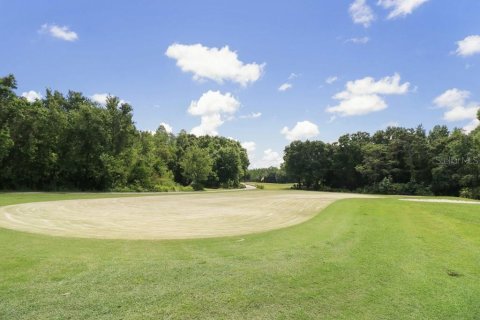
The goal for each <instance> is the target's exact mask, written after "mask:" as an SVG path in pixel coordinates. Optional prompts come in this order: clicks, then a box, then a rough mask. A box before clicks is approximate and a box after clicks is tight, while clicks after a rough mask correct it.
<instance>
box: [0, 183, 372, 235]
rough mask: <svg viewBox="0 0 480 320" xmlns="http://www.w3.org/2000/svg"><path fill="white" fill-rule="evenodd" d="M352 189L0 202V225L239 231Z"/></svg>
mask: <svg viewBox="0 0 480 320" xmlns="http://www.w3.org/2000/svg"><path fill="white" fill-rule="evenodd" d="M359 197H362V198H363V197H367V196H362V195H356V194H344V193H322V192H305V191H260V192H255V191H254V192H228V193H203V194H202V193H200V194H165V195H159V196H148V197H133V198H110V199H88V200H65V201H51V202H36V203H26V204H19V205H12V206H5V207H0V227H3V228H8V229H15V230H21V231H27V232H33V233H41V234H48V235H56V236H68V237H83V238H103V239H185V238H206V237H218V236H230V235H242V234H248V233H255V232H261V231H267V230H272V229H278V228H282V227H286V226H290V225H294V224H298V223H301V222H303V221H306V220H308V219H310V218H311V217H312V216H314V215H315V214H317V213H318V212H319V211H320V210H321V209H323V208H325V207H326V206H327V205H329V204H330V203H332V202H334V201H336V200H338V199H344V198H359Z"/></svg>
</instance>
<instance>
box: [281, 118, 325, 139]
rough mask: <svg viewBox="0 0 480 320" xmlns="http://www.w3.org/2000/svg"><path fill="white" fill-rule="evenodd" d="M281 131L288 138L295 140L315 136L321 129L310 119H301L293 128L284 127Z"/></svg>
mask: <svg viewBox="0 0 480 320" xmlns="http://www.w3.org/2000/svg"><path fill="white" fill-rule="evenodd" d="M280 133H281V134H283V135H284V136H285V138H286V139H287V140H289V141H294V140H303V139H308V138H313V137H315V136H317V135H318V134H319V131H318V127H317V125H316V124H314V123H311V122H310V121H301V122H297V124H296V125H295V127H293V128H292V129H291V130H290V129H289V128H288V127H284V128H283V129H282V131H280Z"/></svg>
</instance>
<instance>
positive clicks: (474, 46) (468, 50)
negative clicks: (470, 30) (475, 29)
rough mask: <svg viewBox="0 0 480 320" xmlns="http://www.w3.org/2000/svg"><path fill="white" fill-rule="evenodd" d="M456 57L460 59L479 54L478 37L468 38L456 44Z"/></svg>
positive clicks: (479, 40) (479, 37)
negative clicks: (460, 57)
mask: <svg viewBox="0 0 480 320" xmlns="http://www.w3.org/2000/svg"><path fill="white" fill-rule="evenodd" d="M457 45H458V48H457V51H456V53H457V55H459V56H462V57H468V56H472V55H474V54H478V53H480V35H472V36H468V37H466V38H465V39H463V40H461V41H458V42H457Z"/></svg>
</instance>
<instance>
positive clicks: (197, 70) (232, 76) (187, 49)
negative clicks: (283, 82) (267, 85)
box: [165, 43, 265, 86]
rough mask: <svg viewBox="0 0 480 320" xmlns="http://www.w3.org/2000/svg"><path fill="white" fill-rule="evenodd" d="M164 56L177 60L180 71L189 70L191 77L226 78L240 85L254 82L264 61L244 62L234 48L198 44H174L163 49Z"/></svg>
mask: <svg viewBox="0 0 480 320" xmlns="http://www.w3.org/2000/svg"><path fill="white" fill-rule="evenodd" d="M165 55H167V57H169V58H172V59H175V60H177V66H178V67H179V68H180V69H182V71H183V72H191V73H193V79H194V80H203V79H210V80H213V81H216V82H218V83H223V82H224V81H226V80H229V81H233V82H237V83H239V84H241V85H242V86H246V85H247V84H248V83H253V82H255V81H257V80H258V79H259V78H260V76H261V75H262V72H263V68H264V66H265V64H257V63H249V64H245V63H243V62H242V61H240V60H238V55H237V53H236V52H235V51H231V50H230V48H229V47H228V46H225V47H223V48H220V49H219V48H209V47H205V46H203V45H201V44H192V45H184V44H178V43H174V44H172V45H170V46H169V47H168V49H167V51H166V52H165Z"/></svg>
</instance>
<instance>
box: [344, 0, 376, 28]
mask: <svg viewBox="0 0 480 320" xmlns="http://www.w3.org/2000/svg"><path fill="white" fill-rule="evenodd" d="M349 12H350V16H351V17H352V20H353V22H354V23H356V24H361V25H363V26H364V27H365V28H368V27H369V26H370V24H371V23H372V22H373V21H374V20H375V15H374V14H373V11H372V8H370V6H369V5H368V4H367V2H366V0H355V1H354V2H353V3H352V4H351V5H350V8H349Z"/></svg>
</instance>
